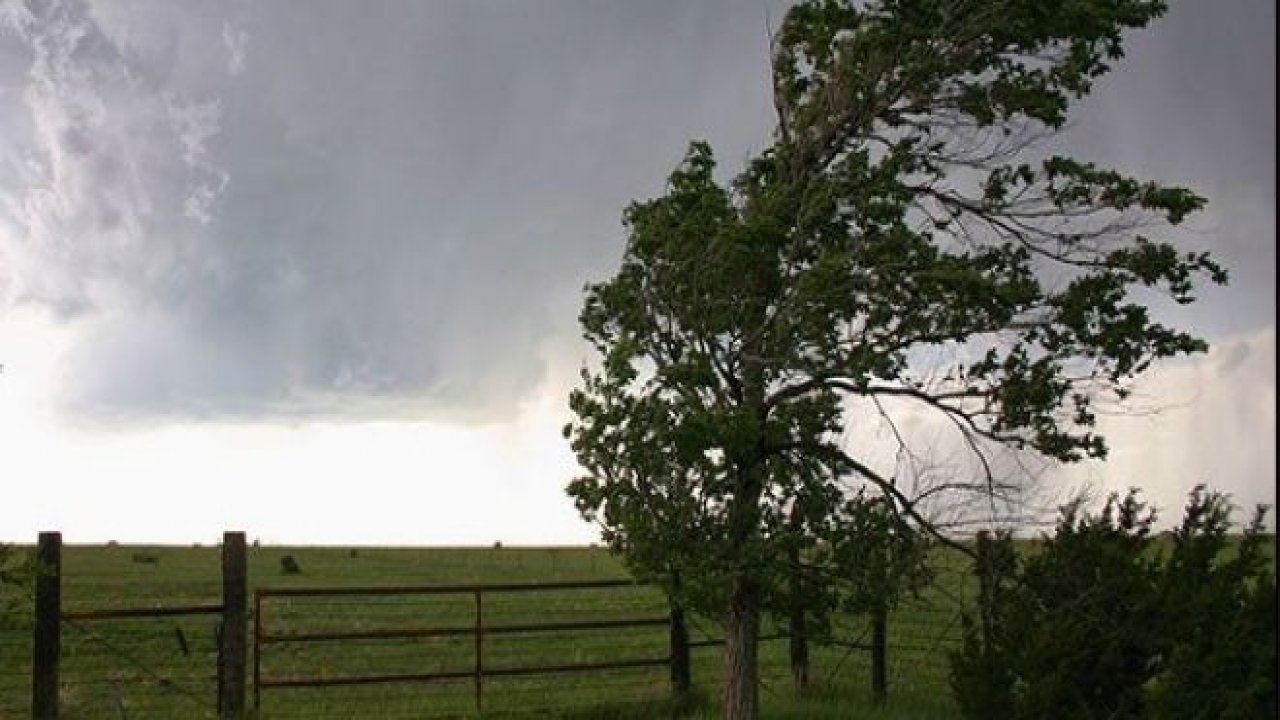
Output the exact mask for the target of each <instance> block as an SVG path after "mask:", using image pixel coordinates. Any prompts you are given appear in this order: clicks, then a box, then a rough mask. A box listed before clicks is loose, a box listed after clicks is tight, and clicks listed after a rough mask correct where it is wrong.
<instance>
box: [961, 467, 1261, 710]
mask: <svg viewBox="0 0 1280 720" xmlns="http://www.w3.org/2000/svg"><path fill="white" fill-rule="evenodd" d="M1229 516H1230V505H1229V504H1228V502H1227V500H1226V498H1225V497H1224V496H1222V495H1219V494H1216V493H1208V492H1206V491H1205V490H1204V489H1203V488H1197V489H1196V490H1195V491H1194V492H1193V493H1192V495H1191V497H1190V500H1189V502H1188V505H1187V508H1186V514H1185V517H1184V520H1183V523H1182V526H1181V528H1180V529H1179V530H1178V531H1177V532H1176V533H1175V534H1174V537H1173V540H1172V547H1169V548H1165V547H1162V543H1161V542H1160V541H1159V540H1156V539H1153V536H1152V534H1151V528H1152V524H1153V522H1154V520H1155V516H1154V514H1153V513H1151V512H1150V511H1149V510H1148V509H1147V508H1146V507H1145V505H1144V504H1143V503H1142V502H1141V501H1140V500H1139V499H1138V495H1137V492H1136V491H1131V492H1130V493H1129V494H1128V495H1127V496H1126V497H1124V498H1123V499H1121V498H1119V497H1118V496H1112V497H1111V498H1110V499H1109V500H1108V501H1107V504H1106V506H1105V507H1104V509H1103V511H1102V512H1101V513H1100V514H1098V515H1096V516H1095V515H1089V514H1084V513H1082V511H1081V504H1080V503H1075V504H1073V505H1070V506H1068V507H1067V508H1064V510H1063V513H1062V517H1061V519H1060V521H1059V523H1058V526H1057V529H1056V531H1055V532H1054V534H1053V535H1052V536H1051V537H1046V538H1044V539H1043V541H1042V542H1041V544H1040V546H1039V547H1035V548H1031V549H1029V550H1027V552H1026V553H1025V555H1024V558H1023V559H1022V560H1021V561H1020V562H1019V561H1018V560H1016V559H1015V555H1014V552H1013V543H1012V540H1011V539H1010V538H1009V537H1008V536H1005V537H1003V538H1000V539H999V540H997V541H996V542H995V543H993V544H988V545H987V552H989V553H991V555H990V557H992V558H994V562H993V563H992V564H986V565H984V564H981V563H980V564H979V565H978V566H976V567H975V569H976V570H977V571H978V572H979V575H980V581H981V585H982V587H983V588H984V595H986V596H985V597H984V598H983V600H984V601H985V602H984V603H980V605H979V612H981V613H982V615H983V618H984V621H983V622H982V623H981V624H979V623H977V622H974V621H973V619H970V620H969V621H968V622H967V623H966V626H965V644H964V646H963V648H962V649H961V650H960V651H959V652H958V653H956V654H955V655H953V657H952V685H953V688H954V689H955V692H956V697H957V700H958V702H959V704H960V707H961V709H962V711H963V713H964V715H965V717H968V718H973V719H974V720H979V719H983V720H985V719H987V718H993V717H1001V718H1008V720H1021V719H1024V718H1025V719H1027V720H1030V719H1031V718H1035V719H1037V720H1053V719H1054V718H1062V719H1063V720H1067V719H1070V718H1087V717H1108V718H1117V719H1118V720H1123V719H1124V718H1131V719H1135V720H1136V719H1139V718H1161V719H1162V720H1163V719H1166V718H1168V719H1173V718H1198V719H1204V720H1207V719H1208V718H1238V719H1240V720H1244V719H1250V720H1252V719H1254V718H1257V719H1259V720H1261V719H1262V718H1272V717H1275V693H1276V685H1275V670H1276V664H1275V642H1276V626H1275V609H1276V606H1275V585H1274V578H1273V572H1274V571H1273V570H1272V568H1271V567H1269V564H1270V563H1269V560H1268V559H1267V557H1266V556H1265V554H1264V553H1263V551H1262V550H1263V543H1264V542H1265V540H1264V539H1263V538H1264V536H1263V535H1262V533H1261V529H1262V524H1261V523H1262V511H1261V510H1259V511H1258V513H1257V514H1256V515H1255V518H1254V521H1253V523H1251V524H1250V525H1249V526H1248V527H1247V528H1246V530H1245V532H1244V535H1243V536H1242V537H1238V538H1237V539H1235V540H1232V538H1231V537H1230V535H1229V534H1228V533H1229V530H1230V522H1229ZM993 579H994V583H993ZM992 587H994V588H997V590H995V592H994V593H992V594H990V595H988V594H987V592H988V591H987V588H992Z"/></svg>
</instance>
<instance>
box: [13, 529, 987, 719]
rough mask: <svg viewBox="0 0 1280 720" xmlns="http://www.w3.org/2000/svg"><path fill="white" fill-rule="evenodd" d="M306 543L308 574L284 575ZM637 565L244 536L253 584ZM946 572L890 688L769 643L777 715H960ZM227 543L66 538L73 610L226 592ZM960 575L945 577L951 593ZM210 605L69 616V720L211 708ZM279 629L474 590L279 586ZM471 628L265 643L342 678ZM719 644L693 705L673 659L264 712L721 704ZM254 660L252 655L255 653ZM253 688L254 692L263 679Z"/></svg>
mask: <svg viewBox="0 0 1280 720" xmlns="http://www.w3.org/2000/svg"><path fill="white" fill-rule="evenodd" d="M286 555H291V556H293V557H294V558H295V559H296V560H297V562H298V564H299V566H300V567H301V570H302V572H301V573H299V574H284V573H283V572H282V565H281V560H282V558H283V557H284V556H286ZM622 577H626V572H625V571H624V569H623V568H622V566H621V565H620V563H619V562H618V561H617V560H616V559H615V558H613V557H612V556H610V555H609V554H608V553H607V552H605V551H603V550H599V549H593V548H501V549H498V548H452V549H445V548H441V549H417V548H358V549H346V548H341V549H340V548H306V547H301V548H280V547H262V548H251V549H250V550H249V579H250V585H251V588H252V587H272V588H283V587H297V586H333V585H348V586H358V585H409V584H412V585H422V584H463V583H519V582H548V581H578V580H597V579H613V578H622ZM941 579H942V581H941V582H940V583H939V586H938V587H937V588H936V589H935V590H933V591H931V592H930V593H928V594H927V595H926V597H924V598H922V599H921V600H919V601H914V602H912V603H909V604H907V605H905V606H904V607H902V608H900V609H898V610H897V611H895V613H894V614H893V615H891V617H890V622H889V637H890V641H889V648H890V650H889V685H890V690H889V695H890V701H889V703H888V705H887V706H885V707H883V708H876V707H874V706H873V704H872V702H871V698H870V669H869V665H870V660H869V657H868V653H866V652H865V651H863V650H857V649H849V648H845V647H819V648H815V649H814V651H813V663H812V667H813V669H812V672H811V675H812V678H813V687H812V689H811V692H810V693H809V695H808V696H807V697H805V698H797V697H796V696H795V693H794V692H793V690H792V688H791V683H790V679H789V675H788V671H787V658H786V653H787V648H786V642H785V641H781V642H778V641H775V642H767V643H764V645H763V649H762V662H761V665H762V668H761V669H762V672H761V681H762V701H763V706H764V715H765V717H767V718H844V717H872V718H881V719H883V720H896V719H898V718H919V719H921V720H930V719H931V718H939V719H941V718H952V717H954V716H955V713H954V709H953V706H952V703H951V700H950V693H949V690H948V687H947V681H946V672H947V671H946V667H947V666H946V661H947V658H946V655H947V652H948V651H949V650H950V649H951V648H952V647H954V643H955V640H956V638H957V637H958V635H959V627H958V624H957V622H956V605H955V604H954V602H953V601H952V599H951V597H949V596H952V595H954V594H956V593H955V592H954V588H955V587H957V583H960V582H962V580H960V579H957V578H956V577H955V573H950V574H948V573H943V575H942V578H941ZM220 587H221V586H220V579H219V551H218V549H217V548H216V547H137V546H119V547H101V546H95V547H89V546H74V545H73V546H67V547H65V548H64V550H63V608H64V611H75V610H83V609H90V608H93V609H101V608H110V607H137V606H147V605H160V604H189V603H208V602H214V603H216V602H217V601H218V599H219V593H220ZM949 588H950V589H949ZM666 612H667V608H666V605H665V602H664V601H663V598H662V597H661V595H660V594H659V593H658V592H656V591H655V590H653V589H649V588H624V589H593V590H588V591H555V592H539V593H532V594H530V593H522V594H521V593H502V594H494V595H486V596H485V599H484V608H483V613H484V622H485V624H486V625H495V624H519V623H537V622H554V621H558V620H570V619H572V620H606V619H621V618H635V617H661V616H663V615H665V614H666ZM215 620H216V616H213V615H199V616H191V617H178V618H155V619H136V620H111V621H98V622H88V621H75V622H70V621H69V622H64V623H63V629H62V637H63V643H62V658H63V660H62V682H63V690H62V696H61V702H62V709H63V717H65V718H68V719H70V720H74V719H76V718H83V719H86V720H88V719H98V718H101V719H104V720H105V719H107V718H111V719H112V720H118V719H130V720H137V719H143V718H174V717H191V718H201V717H215V714H216V713H215V701H214V697H215V695H214V672H215V662H216V642H215V635H214V633H215ZM261 621H262V622H263V627H264V628H266V632H277V633H278V632H294V633H296V632H318V631H331V630H347V631H350V630H357V629H361V630H376V629H387V628H405V627H417V628H421V627H427V626H450V627H468V626H470V624H472V623H473V622H474V599H473V598H472V597H471V596H470V595H446V596H439V595H436V596H397V597H383V598H372V599H371V598H351V597H336V598H277V599H272V600H270V601H268V602H266V603H265V604H264V606H263V612H262V618H261ZM865 625H866V623H865V620H864V619H862V618H847V619H845V620H844V621H843V623H842V626H841V630H840V632H839V635H840V637H841V638H842V639H844V640H846V641H859V640H860V641H863V642H865V641H866V639H867V636H866V633H865ZM718 630H719V629H718V628H717V627H716V625H715V623H713V622H711V621H708V620H705V619H697V618H693V619H691V622H690V632H691V635H692V638H693V639H694V640H699V639H709V638H714V637H717V635H718ZM2 633H3V634H0V719H3V718H23V717H28V716H29V714H30V710H29V703H30V657H31V649H30V643H31V629H30V618H29V617H27V618H21V617H20V618H18V624H17V625H16V626H15V627H12V628H9V629H6V630H3V631H2ZM667 642H668V638H667V629H666V628H665V627H649V628H636V629H624V630H617V629H613V630H580V631H573V632H572V633H537V634H531V635H502V636H490V637H487V638H485V640H484V645H483V653H484V658H485V659H484V662H485V667H486V668H491V667H499V668H501V667H519V666H526V665H544V664H558V663H564V664H568V663H581V662H596V661H611V660H620V659H628V658H660V657H665V655H666V654H667V650H668V645H667ZM474 652H475V649H474V640H473V638H471V637H449V638H427V639H413V640H367V641H344V642H341V643H308V644H301V643H297V644H281V645H274V644H273V645H270V646H267V647H266V648H265V650H264V652H263V654H262V656H261V662H262V673H263V677H264V678H273V679H274V678H282V677H300V676H310V677H316V676H319V677H343V676H351V675H364V674H370V673H416V672H450V671H469V670H470V669H471V668H472V667H473V663H474ZM719 652H720V651H719V649H718V648H700V649H695V650H694V651H693V680H694V685H695V687H696V692H695V694H694V702H693V703H691V706H690V707H683V708H676V707H674V706H673V705H672V704H671V702H670V690H669V684H668V670H667V668H666V667H654V668H639V669H629V670H615V671H605V672H600V673H591V674H575V675H550V676H534V677H510V678H491V679H487V680H486V681H485V683H484V691H483V713H479V712H478V711H477V708H476V701H475V688H474V686H473V684H472V681H471V680H469V679H468V680H462V681H451V682H447V683H432V684H409V683H401V684H386V685H368V686H340V687H326V688H297V689H294V688H269V689H265V690H263V692H262V705H261V717H262V718H280V719H282V720H284V719H289V718H315V719H321V718H353V717H369V718H409V717H413V718H427V717H438V718H449V717H477V716H481V715H482V716H483V717H565V718H614V717H633V718H648V717H670V716H675V715H679V716H682V717H693V718H702V717H707V718H710V717H715V716H716V707H715V694H716V691H717V688H718V687H719V684H720V668H719V663H720V657H719ZM251 662H252V658H251ZM251 693H252V690H251Z"/></svg>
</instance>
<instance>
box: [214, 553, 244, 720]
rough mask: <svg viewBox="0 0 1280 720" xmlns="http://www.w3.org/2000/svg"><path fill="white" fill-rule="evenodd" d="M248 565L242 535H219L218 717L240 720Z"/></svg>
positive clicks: (242, 699) (242, 693)
mask: <svg viewBox="0 0 1280 720" xmlns="http://www.w3.org/2000/svg"><path fill="white" fill-rule="evenodd" d="M248 574H249V573H248V562H247V557H246V553H245V542H244V533H243V532H227V533H223V534H222V632H221V633H219V638H218V718H219V720H242V718H244V698H245V692H244V690H245V687H244V686H245V666H246V662H245V659H246V645H247V643H246V640H247V636H248V627H247V625H248V613H247V612H246V606H247V603H248V585H249V583H248Z"/></svg>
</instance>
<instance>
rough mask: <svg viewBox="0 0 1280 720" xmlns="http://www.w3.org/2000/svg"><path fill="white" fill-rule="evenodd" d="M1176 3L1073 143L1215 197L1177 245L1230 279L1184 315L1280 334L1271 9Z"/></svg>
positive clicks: (1144, 35)
mask: <svg viewBox="0 0 1280 720" xmlns="http://www.w3.org/2000/svg"><path fill="white" fill-rule="evenodd" d="M1171 6H1172V7H1171V8H1170V11H1169V13H1168V14H1167V15H1166V16H1165V17H1163V18H1161V19H1159V20H1157V21H1156V22H1155V23H1153V24H1152V26H1151V27H1150V28H1148V29H1147V30H1145V31H1143V32H1140V33H1136V34H1134V35H1133V36H1132V37H1131V38H1130V41H1129V44H1128V46H1127V55H1126V57H1125V58H1124V59H1122V60H1120V61H1119V64H1118V66H1117V69H1116V70H1115V72H1114V73H1112V74H1111V75H1108V76H1106V77H1105V78H1103V79H1102V80H1101V81H1100V82H1099V83H1098V89H1097V92H1096V93H1095V94H1094V95H1093V96H1092V97H1091V98H1090V99H1089V100H1088V101H1087V102H1086V103H1085V104H1084V106H1083V112H1082V113H1081V115H1080V119H1079V120H1078V122H1077V123H1076V125H1075V127H1074V128H1073V130H1072V131H1071V132H1070V133H1068V135H1067V139H1068V141H1069V143H1070V145H1069V147H1071V148H1072V149H1078V150H1079V151H1080V152H1081V154H1083V155H1085V156H1087V157H1089V158H1090V159H1093V160H1096V161H1098V162H1100V163H1105V164H1112V165H1115V166H1117V167H1119V168H1121V169H1124V170H1128V171H1131V172H1135V173H1137V174H1139V175H1140V176H1144V177H1151V178H1154V179H1157V180H1160V181H1162V182H1169V183H1176V184H1181V185H1185V186H1187V187H1190V188H1192V189H1193V190H1195V191H1196V192H1197V193H1199V194H1201V195H1203V196H1205V197H1206V198H1207V199H1208V200H1209V205H1208V208H1207V210H1206V211H1205V212H1204V213H1202V214H1201V215H1199V216H1197V217H1196V218H1195V219H1194V221H1193V222H1191V223H1189V227H1188V228H1187V229H1186V230H1185V231H1184V232H1183V234H1182V239H1183V241H1184V242H1185V243H1186V244H1187V245H1188V246H1189V247H1197V248H1200V249H1208V250H1212V251H1213V252H1214V253H1215V254H1216V255H1217V257H1218V258H1219V259H1220V260H1221V261H1222V262H1223V263H1224V264H1225V265H1226V266H1227V267H1228V269H1229V270H1230V272H1231V277H1232V280H1231V284H1230V286H1229V287H1228V288H1226V289H1221V290H1219V289H1214V290H1210V291H1206V292H1205V293H1204V294H1203V297H1204V302H1201V303H1198V304H1197V305H1194V306H1191V307H1190V308H1186V309H1180V310H1179V314H1178V317H1179V319H1180V320H1181V321H1183V322H1187V321H1191V322H1194V323H1195V324H1196V325H1197V326H1198V327H1199V328H1200V330H1201V332H1207V333H1209V334H1211V335H1220V334H1225V333H1237V332H1247V331H1250V330H1254V329H1258V328H1261V327H1266V326H1274V325H1275V301H1276V294H1275V290H1276V275H1275V268H1276V246H1275V237H1276V224H1275V217H1276V216H1275V208H1276V205H1275V199H1276V166H1275V157H1276V4H1275V2H1274V0H1220V1H1219V2H1175V3H1171ZM1273 382H1274V379H1273Z"/></svg>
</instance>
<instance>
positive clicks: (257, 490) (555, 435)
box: [0, 311, 1275, 547]
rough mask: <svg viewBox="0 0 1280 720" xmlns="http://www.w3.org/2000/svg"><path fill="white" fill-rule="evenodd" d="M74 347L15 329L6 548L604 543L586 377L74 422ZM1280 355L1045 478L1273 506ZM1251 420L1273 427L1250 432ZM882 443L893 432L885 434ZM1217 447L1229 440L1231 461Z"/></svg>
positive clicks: (1235, 370) (1157, 382)
mask: <svg viewBox="0 0 1280 720" xmlns="http://www.w3.org/2000/svg"><path fill="white" fill-rule="evenodd" d="M65 341H66V331H65V330H63V329H60V328H59V327H58V326H57V325H56V324H54V323H53V322H51V321H50V320H49V319H48V318H47V317H45V316H44V315H43V314H42V313H39V312H34V311H23V312H17V313H11V314H10V315H9V316H8V317H7V318H5V319H4V321H3V322H2V323H0V354H2V355H3V356H4V357H6V358H8V360H7V361H6V363H5V370H4V374H3V375H2V376H0V377H2V378H3V382H0V436H2V437H5V438H7V439H9V442H7V443H6V446H7V449H6V458H5V463H6V468H5V475H6V477H8V478H9V479H10V480H9V482H8V483H6V498H5V503H4V504H3V506H0V541H7V542H18V543H30V542H33V541H34V539H35V536H36V533H37V532H39V531H43V530H58V531H61V532H62V533H63V537H64V541H65V542H67V543H69V544H101V543H105V542H108V541H116V542H120V543H123V544H173V545H185V544H190V543H193V542H198V543H202V544H211V543H214V542H217V541H218V539H219V538H220V537H221V534H222V532H223V531H225V530H243V531H244V532H245V533H246V534H247V536H248V537H249V538H250V539H251V540H259V541H260V542H262V543H263V544H267V545H323V546H333V545H338V546H348V545H378V546H424V545H430V546H468V547H471V546H477V547H479V546H491V545H492V544H493V543H494V542H502V543H503V545H506V546H520V545H524V546H549V545H555V546H564V545H587V544H590V543H594V542H598V540H599V535H598V532H597V530H596V528H594V527H593V526H591V525H589V524H587V523H586V522H585V521H583V520H582V519H581V518H580V517H579V516H578V514H577V512H576V510H574V508H573V503H572V501H571V499H570V498H569V497H568V496H567V495H565V494H564V486H565V485H566V484H567V483H568V481H569V480H570V479H571V478H572V477H574V476H575V475H576V474H577V473H578V468H577V464H576V461H575V460H574V458H573V455H572V452H571V451H570V449H569V447H568V444H567V442H566V441H565V440H564V439H563V437H562V436H561V434H560V428H561V427H562V426H563V425H564V423H565V422H566V421H567V420H568V419H569V413H568V410H567V407H566V398H567V395H568V391H569V388H570V385H569V384H568V383H569V382H571V381H572V379H573V377H574V376H573V374H572V373H568V372H562V373H559V374H558V376H557V377H555V379H554V380H552V379H545V380H544V382H543V383H542V384H541V385H540V386H539V387H538V389H537V390H536V392H534V393H532V394H531V395H530V398H531V399H529V400H527V401H525V402H523V403H522V404H521V405H520V407H519V410H518V412H517V413H516V414H515V417H514V418H513V419H512V420H510V421H509V422H502V423H491V424H488V425H482V426H475V427H468V426H460V425H453V424H449V423H443V422H432V421H376V422H349V423H341V422H332V421H324V422H320V421H311V422H302V421H299V422H295V423H292V424H289V425H282V424H267V423H259V424H251V425H240V426H233V425H229V424H218V423H188V424H181V425H166V426H162V427H157V428H153V429H134V430H109V429H108V430H103V429H74V428H69V427H66V426H64V425H62V424H60V423H59V422H58V420H57V416H56V413H55V412H54V409H53V401H52V397H53V388H54V387H55V386H54V383H55V382H56V379H57V376H58V372H57V368H58V366H59V358H60V354H61V353H62V352H64V351H65ZM551 354H553V353H548V355H551ZM1274 362H1275V335H1274V333H1273V332H1270V331H1267V332H1263V333H1259V334H1255V335H1254V336H1251V337H1247V338H1243V339H1239V340H1236V341H1233V342H1228V343H1224V344H1223V345H1222V346H1215V348H1214V349H1213V350H1211V352H1210V354H1209V355H1208V356H1202V357H1199V358H1197V359H1196V360H1194V361H1182V362H1172V363H1166V364H1165V365H1163V366H1160V367H1158V368H1157V369H1156V370H1155V371H1154V372H1153V373H1152V374H1151V375H1150V376H1149V377H1147V378H1145V379H1144V382H1143V383H1142V385H1141V386H1140V388H1141V396H1142V397H1143V398H1144V399H1143V402H1144V403H1148V404H1152V405H1153V406H1158V405H1160V404H1161V403H1163V404H1164V407H1163V408H1162V409H1160V411H1159V412H1157V413H1155V414H1151V415H1146V414H1143V415H1132V416H1114V417H1107V418H1104V419H1103V421H1102V423H1103V424H1102V427H1101V429H1102V431H1103V432H1104V434H1106V435H1107V436H1108V438H1109V439H1110V441H1111V443H1112V448H1113V452H1112V457H1111V459H1110V460H1109V461H1108V462H1106V463H1082V464H1079V465H1074V466H1065V467H1061V468H1057V469H1055V470H1054V471H1052V472H1051V473H1050V476H1049V477H1048V478H1047V481H1046V487H1047V489H1049V490H1050V491H1051V492H1053V493H1054V494H1056V495H1059V496H1065V495H1069V494H1071V493H1073V492H1076V491H1078V490H1079V489H1080V488H1082V487H1085V486H1090V487H1092V488H1093V489H1094V491H1095V492H1094V494H1095V495H1098V496H1100V495H1102V494H1103V493H1105V492H1108V491H1113V490H1115V491H1123V490H1124V489H1125V488H1127V487H1129V486H1131V485H1137V486H1140V487H1142V488H1143V490H1144V493H1145V497H1146V498H1147V499H1148V501H1149V502H1151V503H1152V504H1153V505H1154V506H1156V507H1158V508H1159V509H1160V510H1161V513H1160V517H1161V521H1162V525H1167V524H1168V523H1171V522H1176V520H1177V519H1178V518H1179V517H1180V511H1181V507H1182V502H1183V499H1184V498H1185V494H1186V492H1187V491H1189V490H1190V488H1191V487H1192V486H1194V485H1195V484H1196V483H1198V482H1207V483H1209V484H1210V486H1211V487H1213V488H1214V489H1217V490H1221V491H1224V492H1230V493H1232V494H1233V496H1234V497H1235V499H1236V501H1237V504H1238V505H1240V506H1241V507H1242V509H1244V508H1251V506H1252V505H1253V504H1254V503H1257V502H1266V503H1274V498H1275V495H1274V481H1273V480H1272V482H1271V483H1270V484H1269V485H1268V484H1267V483H1265V482H1260V479H1259V478H1255V477H1249V476H1248V473H1250V472H1252V468H1257V467H1267V466H1268V465H1269V466H1270V467H1271V468H1272V469H1273V472H1274V467H1275V444H1274V441H1272V440H1268V439H1270V438H1274V431H1275V388H1274V384H1272V385H1270V386H1264V387H1262V388H1255V390H1256V391H1255V392H1248V391H1247V389H1246V387H1247V386H1251V385H1256V384H1258V383H1257V378H1258V376H1259V374H1262V375H1264V376H1265V374H1266V372H1267V371H1268V368H1270V369H1271V371H1272V372H1274ZM548 366H551V367H558V368H561V369H562V370H568V369H569V368H571V367H573V366H572V365H571V364H570V363H568V362H567V359H566V358H564V357H558V358H549V361H548ZM903 420H904V421H905V424H904V428H907V431H908V432H911V428H912V427H914V428H915V431H916V432H922V433H926V434H933V435H936V433H934V432H932V431H930V430H929V428H928V427H927V423H928V420H927V419H924V418H923V416H917V415H906V416H904V417H903ZM922 423H923V424H922ZM1253 428H1257V430H1258V432H1257V435H1256V436H1254V437H1253V438H1250V437H1247V436H1246V435H1245V434H1246V433H1249V431H1250V429H1253ZM866 437H867V439H866V442H867V443H875V444H879V445H881V446H883V445H885V443H886V442H887V438H886V437H885V435H884V434H883V433H871V434H869V435H867V436H866ZM1258 440H1261V442H1257V441H1258ZM1210 448H1220V449H1221V448H1231V450H1230V451H1228V452H1225V453H1221V456H1215V453H1213V452H1212V451H1211V450H1210ZM938 449H939V450H945V448H938ZM884 450H885V448H884V447H881V448H880V450H879V452H880V453H881V455H887V453H884V452H883V451H884ZM871 452H877V451H876V450H872V451H871ZM1268 493H1269V494H1268ZM1246 515H1247V513H1245V512H1241V513H1238V514H1237V515H1236V520H1237V521H1244V520H1245V519H1247V517H1246ZM1269 525H1270V526H1271V527H1274V526H1275V522H1274V515H1273V516H1272V517H1271V519H1270V521H1269Z"/></svg>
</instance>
